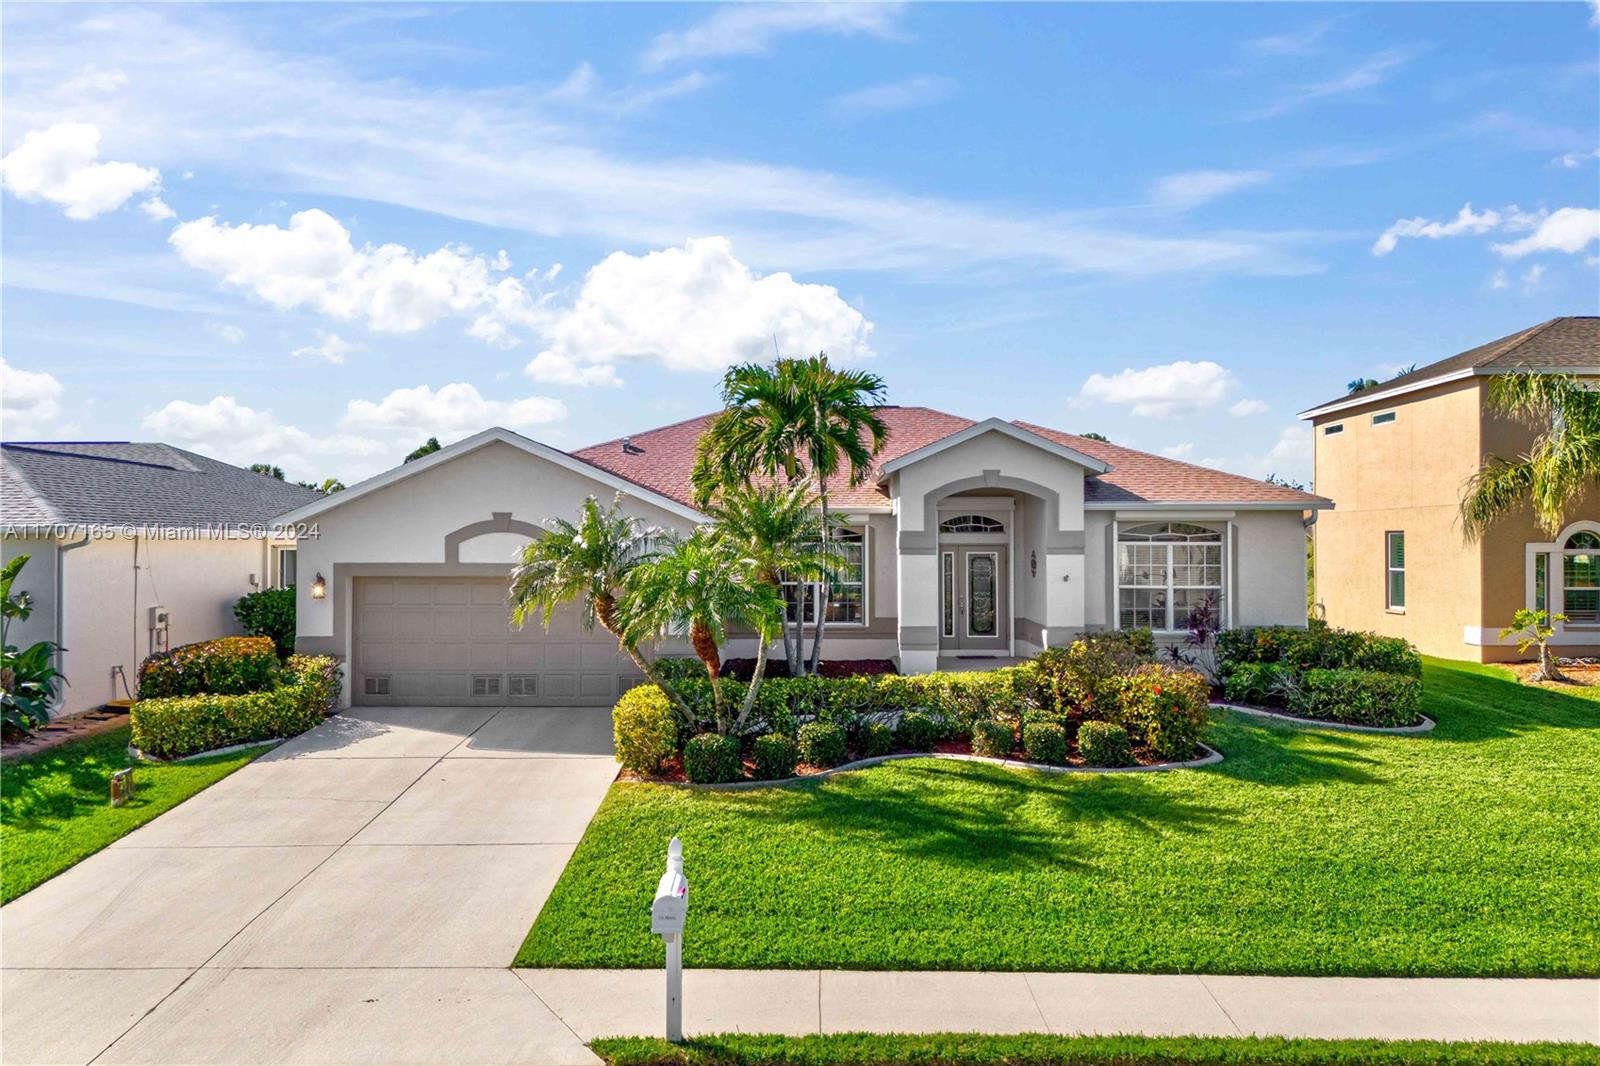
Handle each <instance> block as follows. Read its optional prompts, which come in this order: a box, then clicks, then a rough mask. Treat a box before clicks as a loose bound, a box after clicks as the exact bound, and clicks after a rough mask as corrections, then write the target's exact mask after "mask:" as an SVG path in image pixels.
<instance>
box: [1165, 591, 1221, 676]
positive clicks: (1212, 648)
mask: <svg viewBox="0 0 1600 1066" xmlns="http://www.w3.org/2000/svg"><path fill="white" fill-rule="evenodd" d="M1183 626H1184V628H1185V629H1187V630H1188V631H1189V632H1188V634H1187V635H1186V636H1185V637H1184V641H1183V642H1184V644H1185V645H1186V646H1187V647H1188V648H1189V649H1191V650H1188V651H1185V650H1184V648H1182V647H1179V646H1178V645H1176V644H1174V645H1172V646H1171V647H1170V648H1168V649H1167V656H1168V657H1169V658H1170V659H1171V660H1172V661H1173V662H1174V663H1177V664H1178V665H1180V666H1187V667H1188V668H1190V669H1191V670H1196V671H1198V672H1199V673H1201V674H1202V675H1204V676H1205V679H1206V681H1207V682H1208V683H1210V684H1211V685H1212V686H1214V687H1221V685H1222V673H1221V670H1220V668H1219V664H1218V662H1217V634H1218V633H1221V632H1222V622H1221V620H1220V619H1219V618H1218V617H1217V598H1216V595H1215V594H1214V593H1210V592H1208V593H1206V594H1205V595H1204V596H1202V597H1200V602H1199V603H1197V604H1195V605H1194V606H1193V607H1191V608H1190V609H1189V616H1188V618H1186V619H1185V620H1184V623H1183Z"/></svg>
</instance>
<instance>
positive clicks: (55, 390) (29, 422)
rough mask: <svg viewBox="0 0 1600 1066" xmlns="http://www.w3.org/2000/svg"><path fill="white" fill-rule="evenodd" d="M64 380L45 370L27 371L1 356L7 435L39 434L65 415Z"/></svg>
mask: <svg viewBox="0 0 1600 1066" xmlns="http://www.w3.org/2000/svg"><path fill="white" fill-rule="evenodd" d="M62 391H63V390H62V387H61V382H59V381H57V380H56V378H55V376H54V375H53V374H47V373H45V372H44V371H42V370H23V369H22V368H21V367H16V366H12V365H11V364H10V363H8V362H6V361H5V359H4V357H0V414H3V415H4V421H5V433H6V436H7V437H9V438H11V439H13V440H15V439H17V438H18V437H19V436H26V435H28V434H32V433H37V432H39V431H40V430H42V429H44V428H46V427H47V426H49V425H51V424H52V423H54V422H55V420H56V419H57V418H59V417H60V416H61V393H62Z"/></svg>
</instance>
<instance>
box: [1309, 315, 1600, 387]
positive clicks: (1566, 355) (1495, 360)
mask: <svg viewBox="0 0 1600 1066" xmlns="http://www.w3.org/2000/svg"><path fill="white" fill-rule="evenodd" d="M1597 366H1600V316H1595V315H1565V316H1563V317H1561V318H1552V319H1550V321H1548V322H1541V323H1539V324H1538V325H1537V326H1529V327H1528V328H1527V329H1524V330H1518V331H1517V332H1516V333H1513V334H1510V335H1509V336H1505V337H1501V338H1499V339H1497V340H1492V341H1490V342H1489V343H1488V344H1480V345H1478V346H1477V347H1476V348H1472V349H1469V350H1467V351H1465V352H1461V353H1460V354H1459V355H1452V356H1450V357H1449V358H1448V359H1441V360H1439V361H1438V362H1437V363H1429V364H1428V365H1427V366H1423V367H1418V368H1417V369H1415V370H1413V371H1411V372H1410V373H1409V374H1401V375H1400V376H1399V377H1396V378H1391V379H1390V380H1388V381H1385V382H1383V383H1381V385H1378V386H1375V387H1371V388H1367V389H1363V390H1361V391H1360V392H1347V393H1345V394H1344V395H1343V396H1335V397H1334V398H1333V399H1331V400H1327V401H1325V402H1324V403H1321V404H1318V405H1317V406H1318V407H1326V406H1328V404H1334V403H1339V402H1341V401H1343V400H1351V399H1356V398H1358V397H1365V396H1368V395H1370V396H1372V397H1374V398H1377V397H1379V396H1382V395H1383V394H1385V393H1387V392H1388V391H1389V390H1390V389H1394V388H1403V387H1406V386H1410V385H1416V384H1419V383H1421V382H1425V381H1432V380H1433V379H1434V378H1442V377H1446V376H1447V375H1450V374H1455V373H1458V372H1460V371H1463V370H1478V371H1483V372H1488V373H1493V372H1495V371H1506V370H1516V369H1518V368H1522V367H1526V368H1528V369H1532V370H1554V371H1561V370H1577V369H1580V368H1584V369H1586V368H1593V367H1597ZM1311 410H1316V408H1312V409H1311Z"/></svg>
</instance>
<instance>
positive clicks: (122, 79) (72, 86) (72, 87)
mask: <svg viewBox="0 0 1600 1066" xmlns="http://www.w3.org/2000/svg"><path fill="white" fill-rule="evenodd" d="M127 84H128V75H127V73H126V72H124V71H121V70H117V69H115V68H113V69H111V70H101V69H100V68H99V67H93V66H89V67H84V68H83V69H82V70H80V71H79V72H78V73H77V75H75V76H74V77H73V78H72V79H71V80H69V81H68V82H67V83H66V85H65V86H64V88H65V89H67V90H68V91H70V92H91V93H112V92H116V91H117V90H118V89H121V88H123V87H124V86H126V85H127Z"/></svg>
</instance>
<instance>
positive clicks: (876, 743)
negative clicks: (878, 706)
mask: <svg viewBox="0 0 1600 1066" xmlns="http://www.w3.org/2000/svg"><path fill="white" fill-rule="evenodd" d="M893 750H894V730H892V729H890V728H889V727H888V726H887V725H885V724H884V723H882V722H868V723H867V724H866V725H864V726H862V727H861V754H862V755H863V756H865V757H866V758H868V759H876V758H877V757H878V756H880V755H887V754H889V753H890V752H891V751H893Z"/></svg>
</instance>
